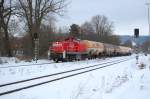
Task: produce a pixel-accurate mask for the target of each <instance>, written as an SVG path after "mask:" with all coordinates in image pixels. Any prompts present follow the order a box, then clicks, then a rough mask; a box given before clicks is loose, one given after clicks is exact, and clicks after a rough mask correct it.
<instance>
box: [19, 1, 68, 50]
mask: <svg viewBox="0 0 150 99" xmlns="http://www.w3.org/2000/svg"><path fill="white" fill-rule="evenodd" d="M17 6H18V12H17V13H18V15H20V17H21V18H23V19H25V22H26V24H27V27H28V32H29V35H30V39H31V44H32V49H33V46H34V37H33V36H34V33H38V35H41V34H40V33H39V30H40V27H41V24H42V22H43V21H44V20H46V19H47V18H48V17H49V16H50V15H52V14H59V15H61V13H62V12H63V11H64V8H65V7H66V6H67V4H66V0H18V3H17Z"/></svg>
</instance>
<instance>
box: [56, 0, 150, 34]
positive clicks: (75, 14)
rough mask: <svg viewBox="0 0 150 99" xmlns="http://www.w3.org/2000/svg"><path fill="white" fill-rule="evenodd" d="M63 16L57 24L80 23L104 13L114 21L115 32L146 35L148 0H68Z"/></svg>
mask: <svg viewBox="0 0 150 99" xmlns="http://www.w3.org/2000/svg"><path fill="white" fill-rule="evenodd" d="M70 2H71V3H70V4H69V6H68V8H67V13H66V15H65V17H63V18H59V19H58V25H59V26H70V25H71V24H73V23H75V24H79V25H81V24H82V23H83V22H85V21H88V20H90V19H91V17H92V16H95V15H105V16H107V17H108V19H109V20H111V21H113V22H114V26H115V31H114V32H115V34H119V35H133V30H134V28H139V29H140V35H148V22H147V6H146V5H145V3H147V2H150V1H149V0H70Z"/></svg>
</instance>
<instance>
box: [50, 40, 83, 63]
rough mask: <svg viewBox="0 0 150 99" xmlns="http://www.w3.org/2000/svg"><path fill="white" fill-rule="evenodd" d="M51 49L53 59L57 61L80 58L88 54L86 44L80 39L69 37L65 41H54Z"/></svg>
mask: <svg viewBox="0 0 150 99" xmlns="http://www.w3.org/2000/svg"><path fill="white" fill-rule="evenodd" d="M49 51H50V57H51V59H53V60H54V61H56V62H58V61H71V60H80V59H81V58H83V56H85V55H86V53H85V52H86V46H85V44H84V43H83V42H81V41H80V40H75V39H74V38H67V39H65V40H64V41H58V42H53V43H52V46H51V47H50V48H49Z"/></svg>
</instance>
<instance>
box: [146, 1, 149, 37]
mask: <svg viewBox="0 0 150 99" xmlns="http://www.w3.org/2000/svg"><path fill="white" fill-rule="evenodd" d="M146 5H147V7H148V16H147V17H148V26H149V27H148V28H149V36H150V17H149V5H150V3H146Z"/></svg>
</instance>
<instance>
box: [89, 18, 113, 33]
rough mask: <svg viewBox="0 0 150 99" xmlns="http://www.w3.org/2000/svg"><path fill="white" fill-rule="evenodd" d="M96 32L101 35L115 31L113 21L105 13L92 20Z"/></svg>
mask: <svg viewBox="0 0 150 99" xmlns="http://www.w3.org/2000/svg"><path fill="white" fill-rule="evenodd" d="M91 23H92V25H93V28H94V30H95V32H96V33H97V34H98V35H99V36H104V35H111V34H112V32H113V23H112V22H110V21H109V20H108V18H107V17H106V16H104V15H96V16H94V17H93V18H92V21H91Z"/></svg>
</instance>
